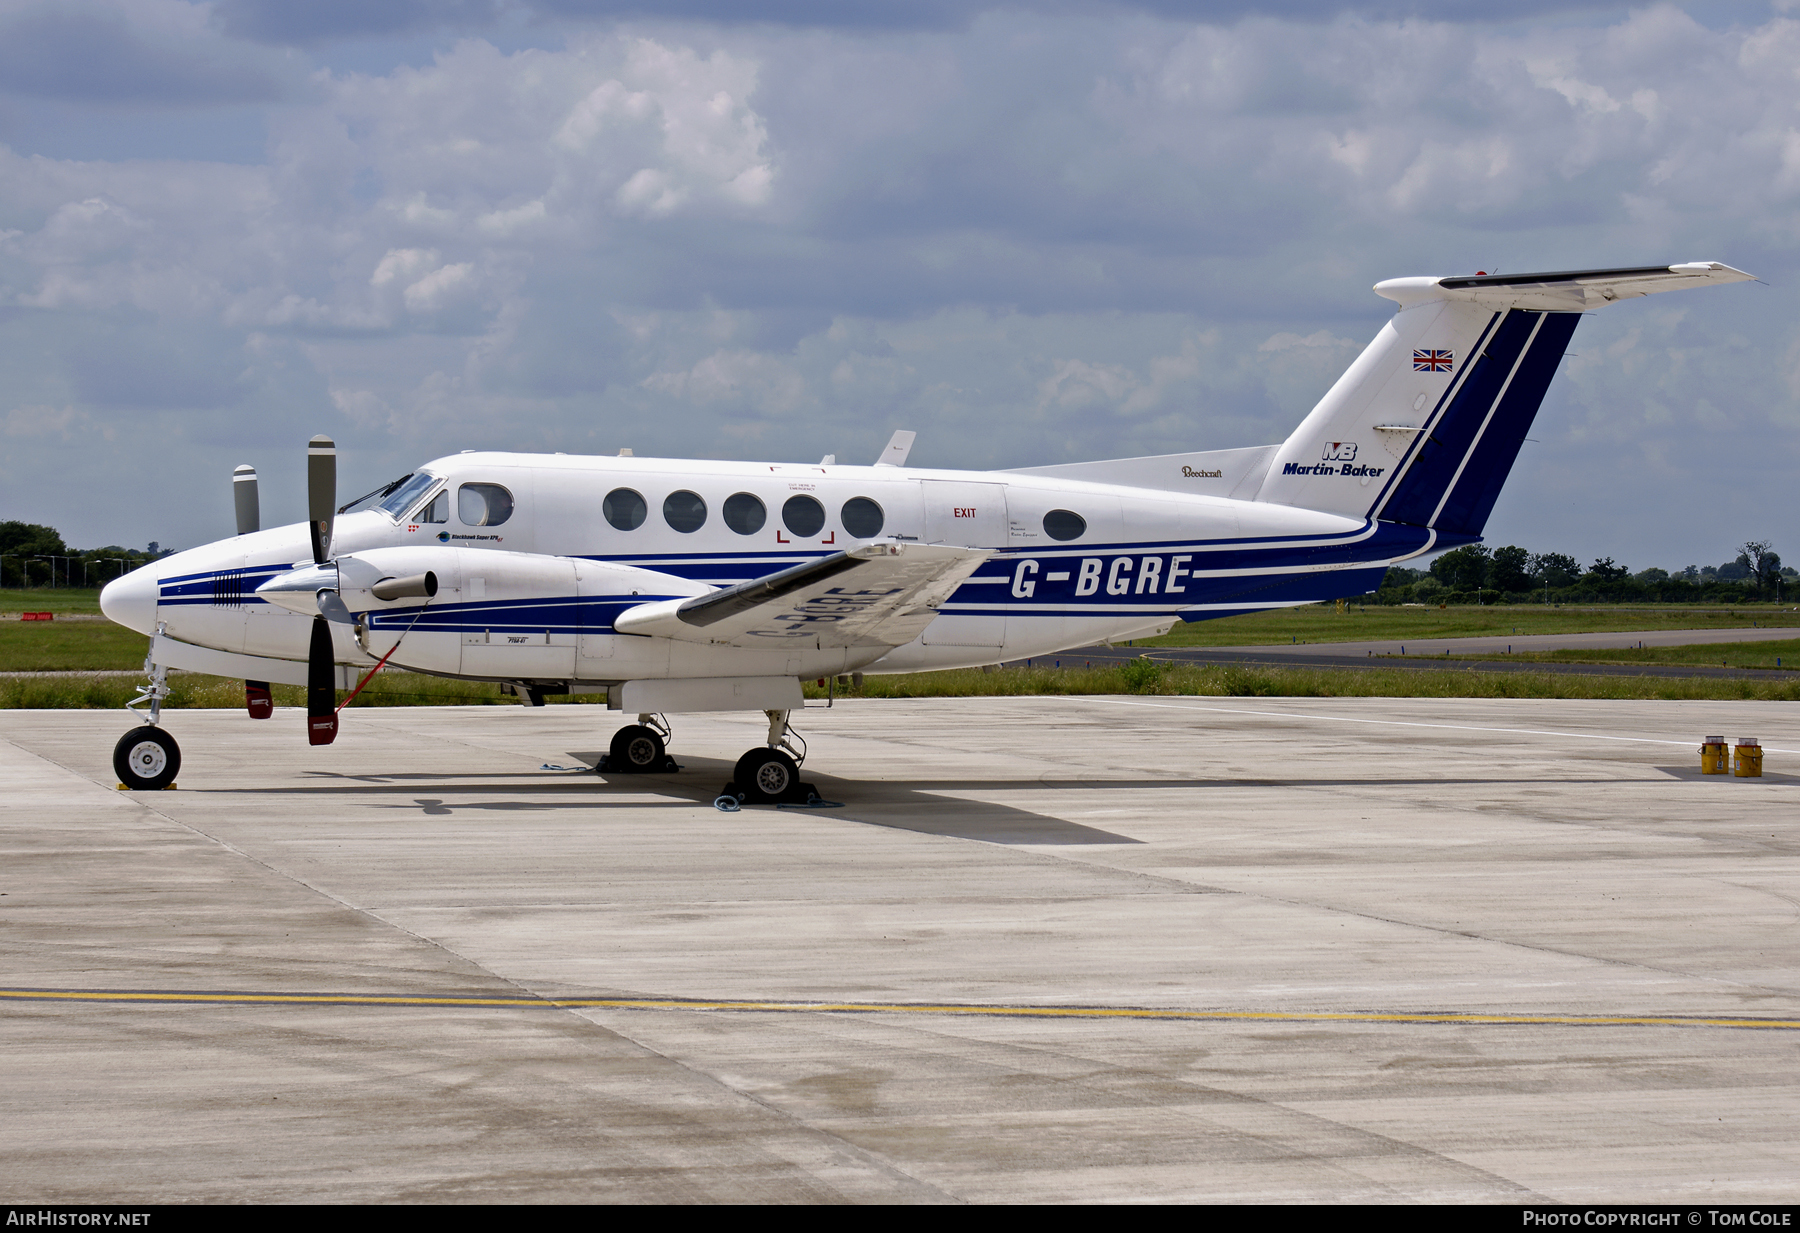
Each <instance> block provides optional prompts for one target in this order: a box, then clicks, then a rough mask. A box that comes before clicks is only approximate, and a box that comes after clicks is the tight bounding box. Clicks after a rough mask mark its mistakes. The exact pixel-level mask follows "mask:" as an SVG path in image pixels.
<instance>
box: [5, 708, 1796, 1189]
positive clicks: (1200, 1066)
mask: <svg viewBox="0 0 1800 1233" xmlns="http://www.w3.org/2000/svg"><path fill="white" fill-rule="evenodd" d="M123 718H124V717H122V716H119V715H115V714H106V713H84V712H70V711H57V712H19V711H14V712H0V774H3V775H4V782H5V783H6V784H7V787H8V791H7V793H6V794H5V795H4V797H3V798H0V828H3V837H0V843H3V844H4V853H5V857H4V861H3V862H0V921H3V922H4V926H5V927H4V929H0V953H3V954H4V957H5V966H4V970H3V972H0V1033H3V1034H4V1035H3V1039H4V1047H5V1050H6V1055H7V1057H8V1084H7V1096H6V1108H7V1116H6V1117H5V1118H4V1119H0V1152H3V1153H4V1155H5V1158H6V1159H7V1161H8V1167H7V1169H6V1170H5V1171H4V1173H3V1174H0V1194H3V1195H4V1197H5V1199H6V1200H7V1201H9V1202H183V1201H208V1200H211V1201H240V1200H255V1201H304V1200H320V1201H387V1202H413V1201H435V1202H457V1201H508V1200H522V1201H532V1200H541V1201H582V1200H595V1201H737V1202H743V1201H774V1202H783V1201H788V1202H834V1201H854V1202H864V1201H867V1202H890V1201H910V1202H958V1201H970V1202H1008V1201H1046V1202H1059V1201H1060V1202H1074V1201H1108V1200H1112V1201H1121V1200H1123V1201H1144V1200H1165V1201H1175V1200H1202V1201H1272V1200H1283V1199H1285V1200H1294V1201H1345V1202H1352V1201H1369V1202H1398V1201H1413V1200H1418V1201H1499V1202H1509V1201H1511V1202H1542V1201H1569V1202H1606V1201H1616V1202H1690V1201H1693V1202H1698V1201H1701V1200H1708V1201H1714V1202H1733V1201H1737V1202H1765V1203H1766V1202H1792V1201H1794V1199H1795V1196H1796V1194H1800V1129H1797V1128H1800V1118H1797V1117H1796V1113H1800V1079H1796V1078H1795V1077H1794V1075H1793V1067H1792V1064H1791V1058H1792V1049H1793V1040H1794V1033H1795V1032H1796V1031H1797V1030H1800V947H1796V945H1795V941H1796V936H1795V935H1796V926H1797V922H1800V878H1797V877H1796V856H1797V855H1800V843H1797V842H1796V836H1795V833H1794V827H1793V824H1792V822H1791V818H1792V816H1793V815H1794V812H1795V811H1794V809H1793V806H1792V802H1791V800H1790V798H1791V797H1792V796H1793V793H1794V791H1795V789H1796V785H1800V715H1797V714H1796V713H1795V712H1793V711H1792V709H1791V708H1788V707H1786V706H1785V705H1783V704H1772V703H1742V702H1683V703H1668V702H1663V703H1624V702H1587V701H1583V702H1570V701H1539V700H1504V701H1440V700H1430V699H1350V700H1336V699H1274V700H1271V699H1226V698H1140V697H1114V698H1016V699H1015V698H984V699H968V700H920V701H873V700H871V701H855V702H848V703H845V702H840V703H839V704H838V705H837V706H836V707H835V708H833V709H831V710H829V711H827V710H823V709H817V710H809V711H807V712H806V713H805V714H804V715H803V716H800V717H797V719H798V721H799V722H798V723H797V726H799V727H800V728H801V729H802V731H803V732H804V733H805V734H806V736H807V739H808V740H809V741H810V742H811V754H810V758H809V760H808V763H807V767H806V774H807V777H808V778H809V779H812V780H813V781H815V782H816V783H817V784H818V785H819V788H820V790H821V791H822V792H823V794H824V795H825V796H827V797H828V798H830V799H831V800H833V801H838V802H842V807H841V808H838V809H829V810H811V811H805V810H775V809H768V808H762V809H756V808H751V809H746V810H744V811H743V812H741V813H736V814H725V813H720V812H718V811H716V810H714V809H712V808H711V807H710V805H709V804H708V802H709V801H710V799H711V797H712V795H713V794H714V793H715V792H716V791H717V789H718V786H719V784H720V783H722V782H723V780H724V779H725V778H726V777H727V775H728V774H729V767H730V764H731V762H732V760H734V759H735V757H736V755H737V754H738V753H739V752H741V751H742V750H743V749H745V748H747V747H749V746H750V745H751V744H752V743H753V742H754V740H755V739H756V733H757V731H758V729H759V728H760V727H761V726H762V720H761V717H760V715H758V716H749V715H719V716H712V717H678V718H677V720H676V723H677V731H676V740H675V742H674V743H673V746H672V749H673V751H674V752H675V753H676V755H677V757H678V758H679V759H680V760H681V761H682V762H683V763H684V765H685V766H686V768H687V769H686V770H684V771H683V772H682V773H681V774H678V775H671V776H646V777H640V778H638V779H636V780H632V779H627V778H615V779H612V780H610V781H608V780H604V779H602V778H601V777H598V776H595V775H593V774H591V773H588V772H567V771H556V770H546V769H541V768H543V767H544V766H545V765H546V764H548V765H550V766H573V765H579V763H580V761H581V760H583V759H587V760H591V759H593V758H594V757H595V756H596V755H597V752H598V751H599V750H601V749H603V748H604V747H605V744H606V737H607V736H608V735H609V734H610V728H611V723H616V722H617V721H618V717H617V716H611V717H609V716H607V715H606V714H605V713H604V712H602V711H600V710H598V709H597V708H592V707H574V706H550V707H543V708H523V707H519V708H511V707H485V708H483V707H469V708H419V709H398V708H392V709H385V708H384V709H371V710H366V711H357V712H353V713H350V714H347V715H346V725H345V727H346V731H345V733H344V735H343V736H341V737H340V739H339V743H338V744H337V745H334V746H331V747H329V748H324V749H309V748H307V747H306V746H305V744H304V736H303V730H302V721H301V718H300V716H299V715H298V714H297V713H295V712H283V713H281V714H278V715H277V717H276V718H275V719H274V720H271V721H269V722H265V723H255V722H252V721H250V720H248V719H247V718H245V717H243V716H242V715H239V714H234V713H226V712H210V711H191V712H175V713H171V715H170V717H169V725H170V728H171V730H172V731H174V732H175V734H176V735H177V736H178V737H179V739H180V740H181V742H182V745H183V750H184V754H185V765H184V768H183V770H182V773H181V776H180V780H179V783H180V788H179V790H177V791H174V792H167V793H149V794H131V793H124V792H119V791H116V790H115V789H114V787H113V778H112V775H111V772H110V770H109V768H108V763H109V758H110V751H111V746H112V743H113V741H114V740H115V739H116V738H117V736H118V735H119V734H120V733H121V732H122V731H123V730H124V727H125V724H124V722H123ZM609 720H610V722H609ZM1719 731H1723V732H1725V733H1727V734H1729V735H1730V736H1733V737H1735V736H1737V735H1743V734H1751V735H1757V736H1759V737H1760V738H1761V739H1762V742H1763V745H1764V747H1765V749H1766V750H1767V751H1768V752H1767V755H1766V766H1767V773H1766V775H1765V777H1764V778H1763V779H1761V780H1738V779H1732V778H1723V779H1721V778H1718V777H1702V776H1701V775H1700V774H1699V767H1698V761H1699V760H1698V755H1697V753H1696V751H1695V745H1696V743H1697V741H1698V739H1699V737H1700V736H1701V735H1702V734H1704V733H1708V732H1719Z"/></svg>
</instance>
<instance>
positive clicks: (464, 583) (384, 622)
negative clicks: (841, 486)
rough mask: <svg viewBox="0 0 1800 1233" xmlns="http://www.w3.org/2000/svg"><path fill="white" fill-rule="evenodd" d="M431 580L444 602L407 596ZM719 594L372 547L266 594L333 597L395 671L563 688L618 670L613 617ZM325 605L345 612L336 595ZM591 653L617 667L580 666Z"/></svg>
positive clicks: (689, 585) (517, 560)
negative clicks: (639, 608)
mask: <svg viewBox="0 0 1800 1233" xmlns="http://www.w3.org/2000/svg"><path fill="white" fill-rule="evenodd" d="M426 575H429V576H430V578H431V580H433V581H435V583H436V593H435V594H434V595H424V594H407V593H405V592H408V591H419V592H422V591H424V590H426V589H428V588H427V584H426V582H425V576H426ZM712 589H713V588H711V587H708V586H707V585H705V584H704V583H699V582H693V581H690V580H689V579H686V578H678V577H676V576H674V575H673V574H664V573H658V572H656V571H654V570H647V569H636V568H633V567H632V566H628V565H614V564H611V563H608V562H603V561H589V560H584V559H581V558H577V557H552V556H544V555H541V554H537V553H528V552H504V551H499V550H493V549H481V548H436V547H432V548H424V547H419V548H374V549H369V550H368V551H365V552H356V553H348V554H346V555H344V556H341V557H337V558H335V559H334V560H331V561H327V562H325V563H324V564H323V565H308V566H303V567H302V568H300V569H296V570H293V571H291V572H289V573H286V574H281V575H279V576H277V577H275V578H271V579H270V580H269V581H268V582H266V583H264V584H263V585H262V586H260V587H258V588H257V594H258V595H260V596H262V597H263V598H264V599H266V600H268V601H269V602H270V603H273V604H279V605H280V606H282V607H284V608H287V609H289V610H291V611H293V612H299V613H304V614H306V615H309V616H311V615H317V614H319V613H320V612H321V610H322V605H321V602H320V599H321V597H320V592H321V591H324V592H329V593H330V594H331V595H335V596H336V597H337V598H338V599H341V600H342V602H343V606H344V609H345V610H346V611H347V613H348V615H349V617H350V618H351V620H352V621H353V622H354V625H355V631H356V641H357V644H358V646H359V647H361V649H362V650H363V651H365V652H366V653H367V654H369V655H371V656H374V657H376V658H379V657H381V656H383V655H386V654H387V653H388V652H390V651H393V657H392V658H391V660H390V661H389V662H390V663H391V664H393V666H395V667H399V668H409V669H413V670H416V671H420V672H430V673H441V674H446V675H453V676H473V677H485V678H488V679H492V680H502V681H505V680H540V681H556V680H576V679H590V678H593V677H595V676H596V674H598V676H599V677H601V678H606V677H610V676H612V675H614V665H612V664H611V662H610V661H611V660H612V659H614V658H615V656H614V653H613V643H614V642H615V641H616V636H615V634H614V631H613V628H612V622H613V618H614V617H615V616H617V615H618V614H619V613H620V612H623V611H625V610H626V609H627V608H632V607H635V606H637V605H639V604H643V603H646V602H650V601H654V600H660V599H672V598H677V597H684V596H691V595H701V594H705V593H706V592H708V591H710V590H712ZM385 597H391V598H385ZM325 606H326V607H335V605H332V604H330V603H329V597H327V604H326V605H325ZM327 615H329V613H327ZM633 641H640V640H636V639H634V640H633ZM396 644H399V646H398V649H396ZM584 650H587V651H590V652H591V655H590V656H589V658H591V659H593V660H595V661H601V660H606V661H609V662H607V663H605V664H601V663H598V662H596V663H595V664H594V665H591V668H592V670H591V671H582V670H580V668H579V666H578V660H580V659H581V658H582V652H583V651H584ZM617 667H618V668H623V667H625V665H623V664H619V665H617ZM656 675H661V673H656Z"/></svg>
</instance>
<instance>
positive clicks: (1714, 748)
mask: <svg viewBox="0 0 1800 1233" xmlns="http://www.w3.org/2000/svg"><path fill="white" fill-rule="evenodd" d="M1730 769H1731V767H1730V765H1729V764H1728V763H1727V761H1726V752H1725V738H1724V737H1722V736H1709V737H1707V738H1706V740H1705V741H1704V742H1703V743H1702V744H1701V746H1700V773H1701V774H1702V775H1723V774H1725V773H1726V772H1727V771H1729V770H1730Z"/></svg>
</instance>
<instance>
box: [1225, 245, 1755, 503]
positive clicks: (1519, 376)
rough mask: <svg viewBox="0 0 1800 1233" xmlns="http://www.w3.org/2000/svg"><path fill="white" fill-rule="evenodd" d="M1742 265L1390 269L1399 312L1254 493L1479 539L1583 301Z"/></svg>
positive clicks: (1696, 282)
mask: <svg viewBox="0 0 1800 1233" xmlns="http://www.w3.org/2000/svg"><path fill="white" fill-rule="evenodd" d="M1750 277H1751V276H1750V275H1748V274H1745V273H1743V272H1742V271H1740V270H1733V269H1731V268H1730V267H1729V266H1724V265H1720V264H1718V263H1716V262H1694V263H1690V264H1687V265H1676V266H1649V267H1641V268H1636V269H1629V270H1574V271H1566V272H1561V273H1553V274H1511V275H1475V276H1472V277H1468V278H1400V279H1393V280H1391V281H1389V282H1385V283H1381V284H1380V285H1379V286H1377V287H1376V291H1377V292H1378V293H1380V294H1381V295H1384V296H1386V297H1387V298H1389V299H1392V300H1395V301H1398V302H1399V304H1400V311H1399V312H1397V313H1395V314H1394V316H1393V319H1392V320H1390V321H1389V322H1388V323H1387V324H1386V325H1385V326H1383V327H1382V329H1381V333H1380V334H1378V335H1376V337H1375V341H1374V342H1372V343H1370V344H1369V346H1368V348H1367V349H1366V350H1365V351H1364V352H1363V353H1362V354H1361V355H1360V356H1358V357H1357V359H1356V362H1355V363H1353V364H1351V365H1350V367H1349V369H1348V370H1347V371H1346V372H1345V373H1344V375H1343V376H1342V377H1340V378H1339V379H1338V381H1337V384H1336V385H1334V386H1332V387H1331V390H1330V391H1329V392H1328V393H1327V394H1326V395H1325V397H1324V398H1322V399H1321V400H1320V401H1319V405H1318V406H1316V407H1314V408H1313V410H1312V413H1311V414H1310V415H1308V416H1307V417H1306V419H1305V420H1304V421H1302V423H1301V424H1300V427H1299V428H1297V429H1295V430H1294V434H1293V435H1292V436H1290V437H1289V438H1288V439H1287V441H1286V442H1285V443H1283V445H1282V446H1281V449H1280V450H1279V452H1277V454H1276V455H1275V460H1274V462H1273V464H1272V465H1271V466H1270V468H1269V474H1268V478H1267V479H1266V480H1265V481H1264V482H1263V486H1262V490H1261V492H1260V493H1259V494H1258V496H1257V499H1258V500H1260V501H1267V502H1271V503H1275V504H1281V505H1296V506H1301V507H1303V508H1306V509H1316V510H1323V511H1326V512H1328V513H1334V514H1343V515H1346V516H1348V517H1353V518H1356V517H1375V518H1380V519H1382V520H1384V521H1388V522H1402V523H1409V524H1412V525H1415V526H1421V527H1430V528H1432V529H1433V530H1436V531H1439V532H1443V533H1445V534H1451V535H1457V536H1462V537H1471V536H1479V535H1480V534H1481V530H1482V527H1483V526H1484V525H1485V524H1486V523H1487V519H1488V515H1489V514H1490V513H1491V512H1493V508H1494V502H1495V501H1496V500H1497V499H1498V498H1499V496H1500V488H1501V486H1502V485H1503V484H1504V483H1505V482H1506V477H1507V475H1508V473H1510V472H1511V470H1512V466H1513V462H1514V460H1515V459H1517V457H1518V455H1519V447H1520V446H1521V445H1522V444H1523V443H1524V440H1525V434H1526V433H1527V432H1529V431H1530V429H1531V423H1532V420H1533V419H1534V418H1535V417H1536V415H1537V410H1538V407H1539V406H1540V405H1541V404H1542V403H1543V400H1544V394H1545V392H1546V391H1547V390H1548V389H1549V388H1550V379H1551V378H1552V377H1554V376H1555V375H1556V368H1557V365H1558V364H1559V363H1561V362H1562V357H1563V352H1564V350H1565V349H1566V348H1567V346H1568V343H1569V338H1570V336H1571V335H1572V334H1573V333H1574V332H1575V326H1576V324H1577V323H1578V322H1579V321H1580V320H1581V314H1582V313H1583V312H1588V311H1592V310H1593V309H1595V308H1599V307H1601V306H1603V305H1605V304H1609V303H1612V302H1613V301H1615V300H1621V299H1630V298H1633V297H1636V296H1641V295H1650V294H1653V293H1655V292H1658V291H1672V290H1676V289H1678V288H1682V287H1694V286H1704V285H1707V284H1710V283H1725V282H1740V281H1743V280H1745V279H1748V278H1750Z"/></svg>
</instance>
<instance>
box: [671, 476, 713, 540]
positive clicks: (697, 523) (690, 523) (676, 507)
mask: <svg viewBox="0 0 1800 1233" xmlns="http://www.w3.org/2000/svg"><path fill="white" fill-rule="evenodd" d="M663 521H664V522H666V523H668V524H669V526H671V527H673V528H674V529H675V530H677V531H680V532H681V533H682V534H683V535H688V534H691V533H692V532H694V531H698V530H699V529H700V528H701V527H703V526H705V525H706V501H705V500H704V499H703V498H702V497H701V496H700V494H699V493H697V492H689V491H688V490H687V489H685V488H683V489H682V490H681V491H680V492H671V493H670V494H669V495H668V496H666V497H664V498H663Z"/></svg>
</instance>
